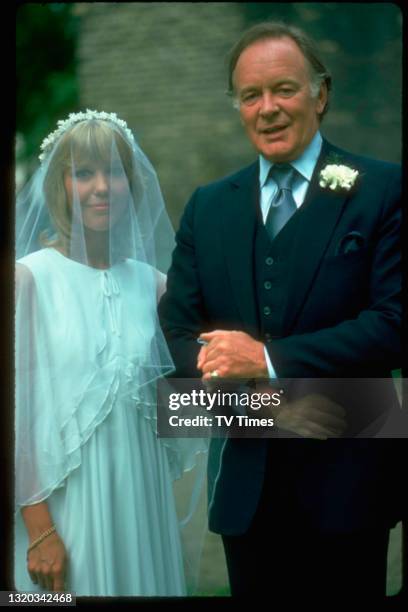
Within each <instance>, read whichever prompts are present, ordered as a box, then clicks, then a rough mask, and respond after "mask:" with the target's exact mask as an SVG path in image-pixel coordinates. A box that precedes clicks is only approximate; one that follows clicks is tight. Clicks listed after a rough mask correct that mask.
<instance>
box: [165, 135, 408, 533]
mask: <svg viewBox="0 0 408 612" xmlns="http://www.w3.org/2000/svg"><path fill="white" fill-rule="evenodd" d="M334 154H335V155H336V156H338V159H339V161H338V162H337V163H341V164H343V165H346V166H349V167H351V168H353V169H355V170H358V173H359V175H358V178H357V180H356V182H355V184H354V186H353V187H352V189H350V190H349V191H347V190H340V191H335V192H334V191H331V190H330V189H328V188H325V189H323V188H322V187H320V185H319V173H320V170H321V169H322V168H323V167H324V166H325V165H327V164H328V163H332V162H331V158H332V157H333V155H334ZM258 177H259V165H258V162H257V163H254V164H252V165H251V166H249V167H247V168H244V169H243V170H241V171H239V172H238V173H236V174H234V175H232V176H230V177H227V178H224V179H222V180H220V181H218V182H215V183H212V184H210V185H208V186H205V187H201V188H199V189H197V190H196V192H195V193H194V194H193V196H192V198H191V200H190V201H189V203H188V204H187V207H186V209H185V212H184V215H183V217H182V220H181V223H180V229H179V231H178V233H177V246H176V249H175V252H174V254H173V262H172V266H171V269H170V271H169V274H168V281H167V292H166V294H165V295H164V296H163V298H162V300H161V302H160V305H159V314H160V318H161V323H162V326H163V330H164V332H165V335H166V337H167V340H168V342H169V346H170V350H171V353H172V355H173V358H174V361H175V364H176V367H177V372H176V375H177V376H178V377H199V376H200V374H199V372H198V371H197V370H196V367H195V364H196V358H197V354H198V351H199V348H200V347H199V345H197V342H196V338H197V336H198V335H199V334H200V333H201V332H203V331H212V330H214V329H234V330H241V331H245V332H247V333H248V334H250V335H251V336H253V337H254V338H257V339H261V340H263V338H262V336H261V333H260V329H259V323H258V313H257V299H256V295H255V282H254V278H253V276H254V273H253V256H254V255H253V254H254V238H255V231H256V224H257V218H258V212H259V178H258ZM400 198H401V178H400V168H399V166H397V165H395V164H391V163H386V162H380V161H375V160H371V159H367V158H363V157H359V156H355V155H352V154H350V153H348V152H346V151H343V150H340V149H338V148H336V147H333V146H332V145H330V144H329V143H328V142H327V141H323V146H322V151H321V154H320V157H319V159H318V162H317V165H316V168H315V171H314V174H313V177H312V180H311V184H310V186H309V188H308V191H307V194H306V198H305V201H304V203H303V204H302V207H301V209H300V210H299V211H298V212H299V214H301V215H302V220H301V223H300V224H299V227H300V230H299V232H298V234H297V238H296V242H295V244H294V245H293V249H292V250H291V253H290V257H291V258H292V268H291V270H292V271H291V280H290V286H289V291H288V293H287V299H286V306H285V311H284V322H283V333H282V335H281V337H280V338H276V339H274V340H273V342H272V343H270V344H268V351H269V355H270V358H271V361H272V363H273V366H274V368H275V370H276V372H277V375H278V376H279V377H282V378H288V379H290V378H326V377H327V378H329V377H330V378H331V377H332V378H340V377H344V378H347V377H360V378H376V377H379V378H386V377H389V376H390V372H391V370H393V369H395V368H399V367H401V361H400V350H401V346H400V345H401V338H400V336H401V269H400V255H401V253H400V251H401V245H400V215H401V210H400ZM355 238H356V239H355ZM353 239H354V243H353V247H352V248H351V249H349V248H348V247H346V246H345V245H346V244H347V243H349V244H351V242H353ZM343 247H344V248H343ZM386 396H387V400H386V402H385V406H384V412H387V410H388V409H389V408H390V407H391V406H390V404H393V406H392V408H393V409H394V408H395V407H396V406H397V403H396V396H395V394H394V392H393V390H390V389H388V391H387V392H386ZM359 401H362V400H361V398H359ZM363 403H364V402H363ZM358 411H359V404H358V403H357V404H356V402H354V404H353V405H352V408H351V410H349V411H348V415H349V417H350V418H353V414H354V415H355V416H357V414H358ZM269 444H272V445H273V444H285V445H291V446H287V448H289V449H293V456H294V457H295V459H294V460H295V461H296V457H298V464H299V466H298V467H299V469H298V478H297V494H298V498H299V503H300V505H301V507H302V508H303V509H304V512H305V514H306V515H307V516H309V517H310V521H311V523H314V524H315V526H316V527H317V528H319V529H321V530H328V531H332V532H333V531H335V532H342V531H352V530H355V529H362V528H366V527H370V526H375V525H380V524H381V525H383V524H388V525H393V524H395V522H396V521H397V520H399V519H400V518H401V516H402V514H403V513H404V512H405V511H406V510H405V509H404V508H405V504H406V502H405V494H406V490H405V485H404V483H403V480H404V479H403V478H400V477H399V476H398V473H399V471H400V470H401V471H403V470H404V467H403V466H404V465H406V457H405V449H406V446H405V440H403V439H397V440H395V439H361V438H360V439H331V440H327V441H320V440H310V439H308V440H304V439H299V440H287V439H286V440H279V439H276V440H272V441H269ZM295 445H296V446H295ZM272 450H273V446H272ZM266 451H267V441H265V440H263V439H245V440H242V439H228V440H223V439H213V440H212V442H211V447H210V456H209V467H208V484H209V489H208V490H209V524H210V529H212V530H213V531H215V532H218V533H223V534H230V535H234V534H242V533H244V532H245V531H246V530H247V529H248V527H249V525H250V522H251V520H252V518H253V516H254V513H255V510H256V507H257V504H258V501H259V498H260V494H261V490H262V485H263V479H264V474H265V460H266ZM303 451H304V452H303ZM289 452H291V450H289ZM304 453H306V454H304ZM306 455H307V460H305V458H304V457H306ZM277 457H279V454H277ZM276 469H277V470H279V469H280V466H279V465H277V466H276Z"/></svg>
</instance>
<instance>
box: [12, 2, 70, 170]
mask: <svg viewBox="0 0 408 612" xmlns="http://www.w3.org/2000/svg"><path fill="white" fill-rule="evenodd" d="M74 8H75V4H71V3H65V2H64V3H60V4H54V3H53V4H32V3H28V4H23V5H21V6H20V7H19V9H18V11H17V13H16V69H17V107H16V126H17V132H18V133H21V134H22V135H23V137H24V147H23V149H22V151H21V152H19V159H20V160H29V159H30V158H31V157H32V156H33V155H37V154H38V149H39V145H40V144H41V142H42V140H43V138H44V137H45V136H46V135H47V134H48V133H49V132H50V131H51V130H52V129H54V126H55V123H56V121H57V120H58V119H60V118H63V117H64V116H65V115H66V114H67V113H68V112H70V111H73V110H77V107H78V90H77V77H76V57H75V54H76V40H77V32H78V17H76V16H75V10H74Z"/></svg>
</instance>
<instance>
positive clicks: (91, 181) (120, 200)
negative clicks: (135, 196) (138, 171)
mask: <svg viewBox="0 0 408 612" xmlns="http://www.w3.org/2000/svg"><path fill="white" fill-rule="evenodd" d="M64 186H65V191H66V194H67V198H68V203H69V205H70V206H71V208H73V207H74V202H77V205H78V204H79V205H80V207H81V213H82V223H83V224H84V226H85V227H87V228H88V229H90V230H93V231H97V232H98V231H106V230H107V229H108V228H109V227H110V226H113V225H115V223H116V222H117V220H118V219H119V218H120V216H121V215H122V213H123V211H124V210H125V206H126V202H127V199H128V196H129V182H128V178H127V176H126V173H125V171H124V169H123V167H122V165H121V164H120V163H118V165H117V166H116V167H115V165H113V164H112V165H111V164H108V165H107V166H105V164H103V163H102V162H96V161H87V162H80V163H78V164H75V167H73V168H69V169H67V170H66V171H65V173H64Z"/></svg>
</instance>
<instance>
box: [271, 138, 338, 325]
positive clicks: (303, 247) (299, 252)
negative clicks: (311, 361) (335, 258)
mask: <svg viewBox="0 0 408 612" xmlns="http://www.w3.org/2000/svg"><path fill="white" fill-rule="evenodd" d="M337 151H338V150H337V149H335V148H334V147H332V146H331V145H330V144H329V143H327V141H323V146H322V151H321V154H320V156H319V159H318V162H317V164H316V167H315V170H314V173H313V176H312V180H311V182H310V186H309V189H308V191H307V194H306V198H305V201H304V202H303V204H302V206H301V208H300V210H299V214H300V215H301V216H302V218H301V219H300V223H299V232H298V234H297V239H296V243H295V245H294V249H293V251H292V254H291V257H292V261H291V270H292V276H291V280H290V284H289V291H288V296H287V303H286V308H285V312H284V320H283V332H284V335H288V334H289V333H290V331H291V330H292V329H293V326H294V325H295V322H296V319H297V317H298V316H299V314H300V312H301V309H302V306H303V304H304V302H305V299H306V297H307V294H308V292H309V289H310V287H311V285H312V283H313V281H314V279H315V277H316V274H317V271H318V268H319V265H320V262H321V259H322V257H323V256H324V253H325V250H326V248H327V246H328V244H329V241H330V238H331V236H332V234H333V231H334V229H335V227H336V224H337V222H338V219H339V218H340V215H341V213H342V210H343V207H344V205H345V203H346V201H347V199H348V196H349V194H348V193H347V191H340V192H333V191H331V190H330V189H322V188H321V187H320V186H319V173H320V170H321V169H322V168H323V167H324V166H325V165H327V163H328V161H327V159H328V156H329V155H330V154H331V153H336V152H337Z"/></svg>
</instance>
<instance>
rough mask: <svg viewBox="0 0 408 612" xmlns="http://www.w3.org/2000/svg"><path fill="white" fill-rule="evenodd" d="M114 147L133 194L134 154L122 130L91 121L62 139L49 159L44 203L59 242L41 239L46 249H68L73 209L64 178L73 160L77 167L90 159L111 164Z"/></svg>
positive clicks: (101, 122)
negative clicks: (53, 247)
mask: <svg viewBox="0 0 408 612" xmlns="http://www.w3.org/2000/svg"><path fill="white" fill-rule="evenodd" d="M112 145H116V150H117V152H118V155H119V157H120V160H121V162H122V165H123V168H124V170H125V173H126V176H127V179H128V181H129V188H130V190H131V191H132V192H133V190H134V188H135V187H136V185H135V184H134V183H135V181H134V173H135V168H133V164H132V150H131V146H130V144H129V142H128V141H127V139H126V138H125V137H124V136H122V135H121V134H120V128H117V127H112V126H111V125H109V123H108V122H107V121H103V120H100V119H90V120H86V121H82V122H80V123H77V124H75V125H73V126H72V128H70V129H69V130H67V131H66V132H65V133H64V134H63V135H62V136H61V138H60V139H59V141H58V143H57V145H56V147H55V150H54V151H53V153H52V155H51V157H50V160H49V165H48V168H47V171H46V176H45V179H44V196H45V201H46V204H47V207H48V210H49V213H50V216H51V219H52V221H53V223H54V226H55V228H56V230H57V233H58V238H57V239H56V240H55V239H54V240H49V238H48V237H46V236H44V235H42V236H41V239H40V240H41V243H42V244H43V246H51V245H52V246H59V245H60V246H66V245H67V244H68V243H69V241H70V237H71V207H70V206H69V204H68V198H67V194H66V191H65V184H64V174H65V172H66V170H67V169H69V168H72V160H73V159H74V160H75V163H76V164H80V163H82V161H88V160H89V159H94V160H97V161H99V162H102V163H106V164H110V162H111V154H112ZM132 179H133V180H132Z"/></svg>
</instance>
